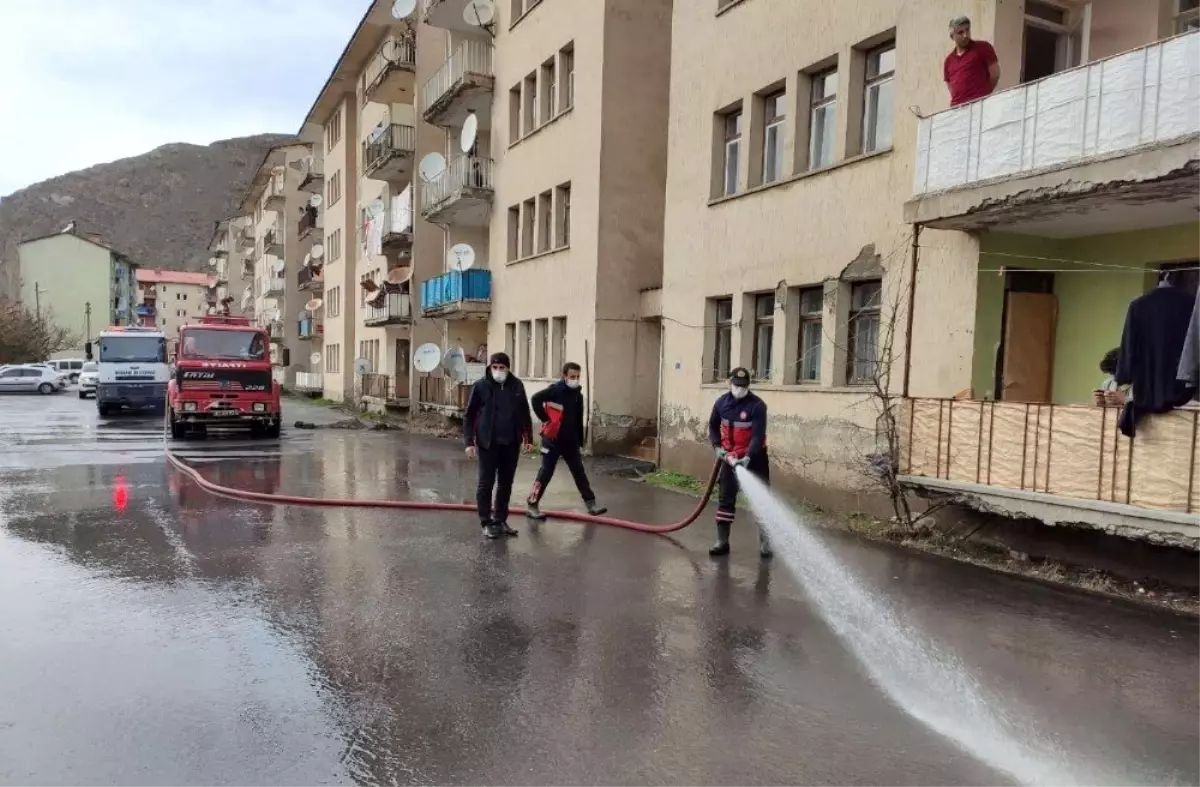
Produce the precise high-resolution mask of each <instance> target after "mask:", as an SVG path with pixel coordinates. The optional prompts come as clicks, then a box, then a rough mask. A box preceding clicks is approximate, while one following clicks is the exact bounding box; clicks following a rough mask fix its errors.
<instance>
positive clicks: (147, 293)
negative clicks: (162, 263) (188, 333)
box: [134, 268, 220, 345]
mask: <svg viewBox="0 0 1200 787" xmlns="http://www.w3.org/2000/svg"><path fill="white" fill-rule="evenodd" d="M137 285H138V299H137V305H136V306H134V313H135V314H136V315H137V323H138V324H140V325H143V326H146V327H149V328H157V329H158V330H160V331H162V332H163V333H164V334H166V336H167V340H168V342H170V343H171V344H172V345H173V343H174V340H175V337H176V336H178V335H179V328H180V326H182V325H186V324H188V323H190V322H194V321H195V320H196V319H198V318H200V317H203V316H204V315H206V314H210V313H212V311H213V310H215V309H216V308H217V305H218V303H219V300H220V299H219V296H218V292H217V278H216V276H215V275H214V274H208V273H187V272H185V271H164V270H157V269H152V268H139V269H138V271H137Z"/></svg>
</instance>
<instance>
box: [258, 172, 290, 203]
mask: <svg viewBox="0 0 1200 787" xmlns="http://www.w3.org/2000/svg"><path fill="white" fill-rule="evenodd" d="M265 196H266V202H265V203H264V205H263V207H265V208H266V209H267V210H283V208H284V205H285V204H286V199H285V194H284V183H283V175H280V174H276V175H273V176H272V177H271V179H270V180H268V181H267V187H266V194H265Z"/></svg>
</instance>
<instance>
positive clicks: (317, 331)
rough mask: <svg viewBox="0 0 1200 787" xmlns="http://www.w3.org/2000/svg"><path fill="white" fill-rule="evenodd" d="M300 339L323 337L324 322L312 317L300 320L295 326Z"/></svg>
mask: <svg viewBox="0 0 1200 787" xmlns="http://www.w3.org/2000/svg"><path fill="white" fill-rule="evenodd" d="M297 329H298V332H299V334H300V338H301V339H315V338H319V337H321V336H324V335H325V322H324V321H323V320H318V319H316V318H314V317H309V318H308V319H305V320H300V322H299V324H298V326H297Z"/></svg>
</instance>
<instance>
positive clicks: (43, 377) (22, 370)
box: [0, 364, 67, 394]
mask: <svg viewBox="0 0 1200 787" xmlns="http://www.w3.org/2000/svg"><path fill="white" fill-rule="evenodd" d="M66 387H67V376H66V375H65V374H63V373H61V372H58V371H56V370H54V369H49V368H47V367H45V366H42V365H35V364H17V365H15V366H9V367H6V368H5V369H3V370H2V371H0V393H35V392H36V393H41V394H51V393H58V392H59V391H61V390H62V389H64V388H66Z"/></svg>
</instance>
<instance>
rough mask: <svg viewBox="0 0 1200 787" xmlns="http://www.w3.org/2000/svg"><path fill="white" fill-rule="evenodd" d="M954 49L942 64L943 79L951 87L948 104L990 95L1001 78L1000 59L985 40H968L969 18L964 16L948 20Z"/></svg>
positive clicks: (964, 102) (969, 31) (954, 104)
mask: <svg viewBox="0 0 1200 787" xmlns="http://www.w3.org/2000/svg"><path fill="white" fill-rule="evenodd" d="M950 38H952V39H953V40H954V49H951V50H950V54H948V55H946V62H945V63H943V64H942V78H943V79H945V80H946V87H948V88H950V106H952V107H956V106H958V105H959V104H966V103H967V102H968V101H974V100H975V99H977V98H983V97H984V96H990V95H991V94H992V91H993V90H995V89H996V83H997V82H999V81H1000V60H999V59H998V58H997V57H996V50H995V49H993V48H992V45H991V44H989V43H988V42H987V41H974V40H972V39H971V20H970V19H968V18H967V17H965V16H960V17H956V18H955V19H953V20H952V21H951V22H950Z"/></svg>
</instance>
